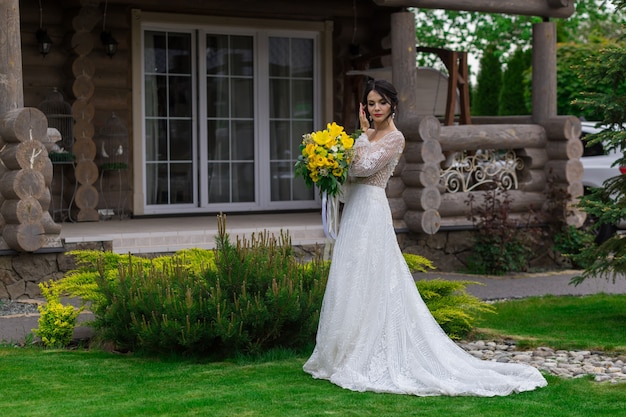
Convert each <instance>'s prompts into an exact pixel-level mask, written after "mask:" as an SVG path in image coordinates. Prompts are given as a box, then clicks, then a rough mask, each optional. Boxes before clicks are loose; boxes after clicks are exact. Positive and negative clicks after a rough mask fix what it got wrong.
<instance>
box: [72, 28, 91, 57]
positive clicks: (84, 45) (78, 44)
mask: <svg viewBox="0 0 626 417" xmlns="http://www.w3.org/2000/svg"><path fill="white" fill-rule="evenodd" d="M71 43H72V50H73V51H74V53H76V54H77V55H78V56H81V55H89V53H90V52H91V51H92V50H93V46H94V39H93V35H92V34H91V33H89V32H75V33H74V35H73V36H72V40H71Z"/></svg>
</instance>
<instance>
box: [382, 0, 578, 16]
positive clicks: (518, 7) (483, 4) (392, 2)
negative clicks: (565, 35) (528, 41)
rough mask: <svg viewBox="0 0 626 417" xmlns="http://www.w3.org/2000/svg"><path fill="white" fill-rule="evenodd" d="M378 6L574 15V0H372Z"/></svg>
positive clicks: (536, 14) (535, 14) (534, 14)
mask: <svg viewBox="0 0 626 417" xmlns="http://www.w3.org/2000/svg"><path fill="white" fill-rule="evenodd" d="M373 1H374V3H376V4H377V5H379V6H388V7H415V8H420V9H443V10H463V11H468V12H484V13H502V14H513V15H526V16H541V17H544V18H545V17H556V18H563V19H565V18H568V17H570V16H571V15H572V14H573V13H574V0H524V1H503V0H373Z"/></svg>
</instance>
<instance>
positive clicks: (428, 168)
mask: <svg viewBox="0 0 626 417" xmlns="http://www.w3.org/2000/svg"><path fill="white" fill-rule="evenodd" d="M400 177H401V178H402V181H404V184H405V185H406V186H407V187H433V186H437V184H439V182H440V180H441V174H440V168H439V165H437V164H412V163H407V164H406V165H405V167H404V170H403V171H402V174H401V175H400Z"/></svg>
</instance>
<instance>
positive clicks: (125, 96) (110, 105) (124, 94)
mask: <svg viewBox="0 0 626 417" xmlns="http://www.w3.org/2000/svg"><path fill="white" fill-rule="evenodd" d="M131 97H132V94H131V92H130V90H129V89H112V88H108V89H106V90H99V91H98V93H97V94H94V96H93V97H92V98H91V100H92V101H93V103H94V105H95V106H96V108H97V109H105V110H109V111H110V110H118V111H121V110H124V111H126V110H128V108H129V107H130V104H131V101H132V100H131Z"/></svg>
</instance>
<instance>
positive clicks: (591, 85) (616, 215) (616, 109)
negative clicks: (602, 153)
mask: <svg viewBox="0 0 626 417" xmlns="http://www.w3.org/2000/svg"><path fill="white" fill-rule="evenodd" d="M616 4H617V5H618V10H620V11H623V10H624V8H625V7H626V0H619V1H616ZM578 69H579V71H580V76H581V79H582V80H583V83H584V86H585V87H587V88H585V89H583V90H581V91H582V93H581V94H580V98H579V99H577V100H576V101H575V102H574V104H575V105H578V106H580V107H581V108H583V109H584V110H586V111H590V112H593V113H594V114H598V115H600V117H599V118H598V120H600V122H601V123H602V124H603V125H606V126H608V127H609V128H607V129H606V130H604V131H602V132H600V133H598V134H595V135H589V136H588V140H589V144H590V145H592V144H594V143H599V142H602V143H603V144H604V147H605V148H606V149H609V150H610V149H614V150H617V151H618V153H620V154H621V157H620V158H619V159H618V160H617V161H616V162H615V165H618V166H626V154H625V152H626V85H625V82H624V73H626V45H624V44H623V43H622V44H611V45H608V46H606V47H603V48H602V49H600V50H599V51H598V53H597V54H595V55H591V56H589V57H587V58H586V59H585V60H584V62H583V64H582V65H580V66H579V67H578ZM597 85H605V86H607V87H609V88H607V89H606V90H604V91H597V89H596V88H595V86H597ZM580 205H581V207H582V208H583V209H584V210H585V211H586V212H587V213H588V214H590V215H593V216H595V217H596V218H597V219H598V222H597V224H598V226H599V225H602V224H615V223H617V222H618V221H620V220H622V219H626V175H618V176H616V177H613V178H610V179H608V180H606V181H605V183H604V187H603V188H599V189H595V190H593V192H592V193H591V194H589V195H586V196H584V197H583V198H582V199H581V202H580ZM585 251H587V252H589V253H590V254H591V255H593V256H592V259H594V261H593V263H592V264H591V265H590V266H588V267H587V268H585V270H584V272H583V274H582V275H581V276H579V277H576V278H575V279H574V280H573V282H574V283H580V282H582V281H583V280H585V279H587V278H590V277H605V278H612V279H613V280H615V279H616V278H617V277H618V276H619V274H620V273H621V274H623V273H626V244H625V240H624V237H623V236H622V235H619V234H615V235H613V237H611V238H610V239H608V240H606V241H605V242H603V243H601V244H600V245H599V246H596V245H593V246H590V247H588V248H585Z"/></svg>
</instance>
